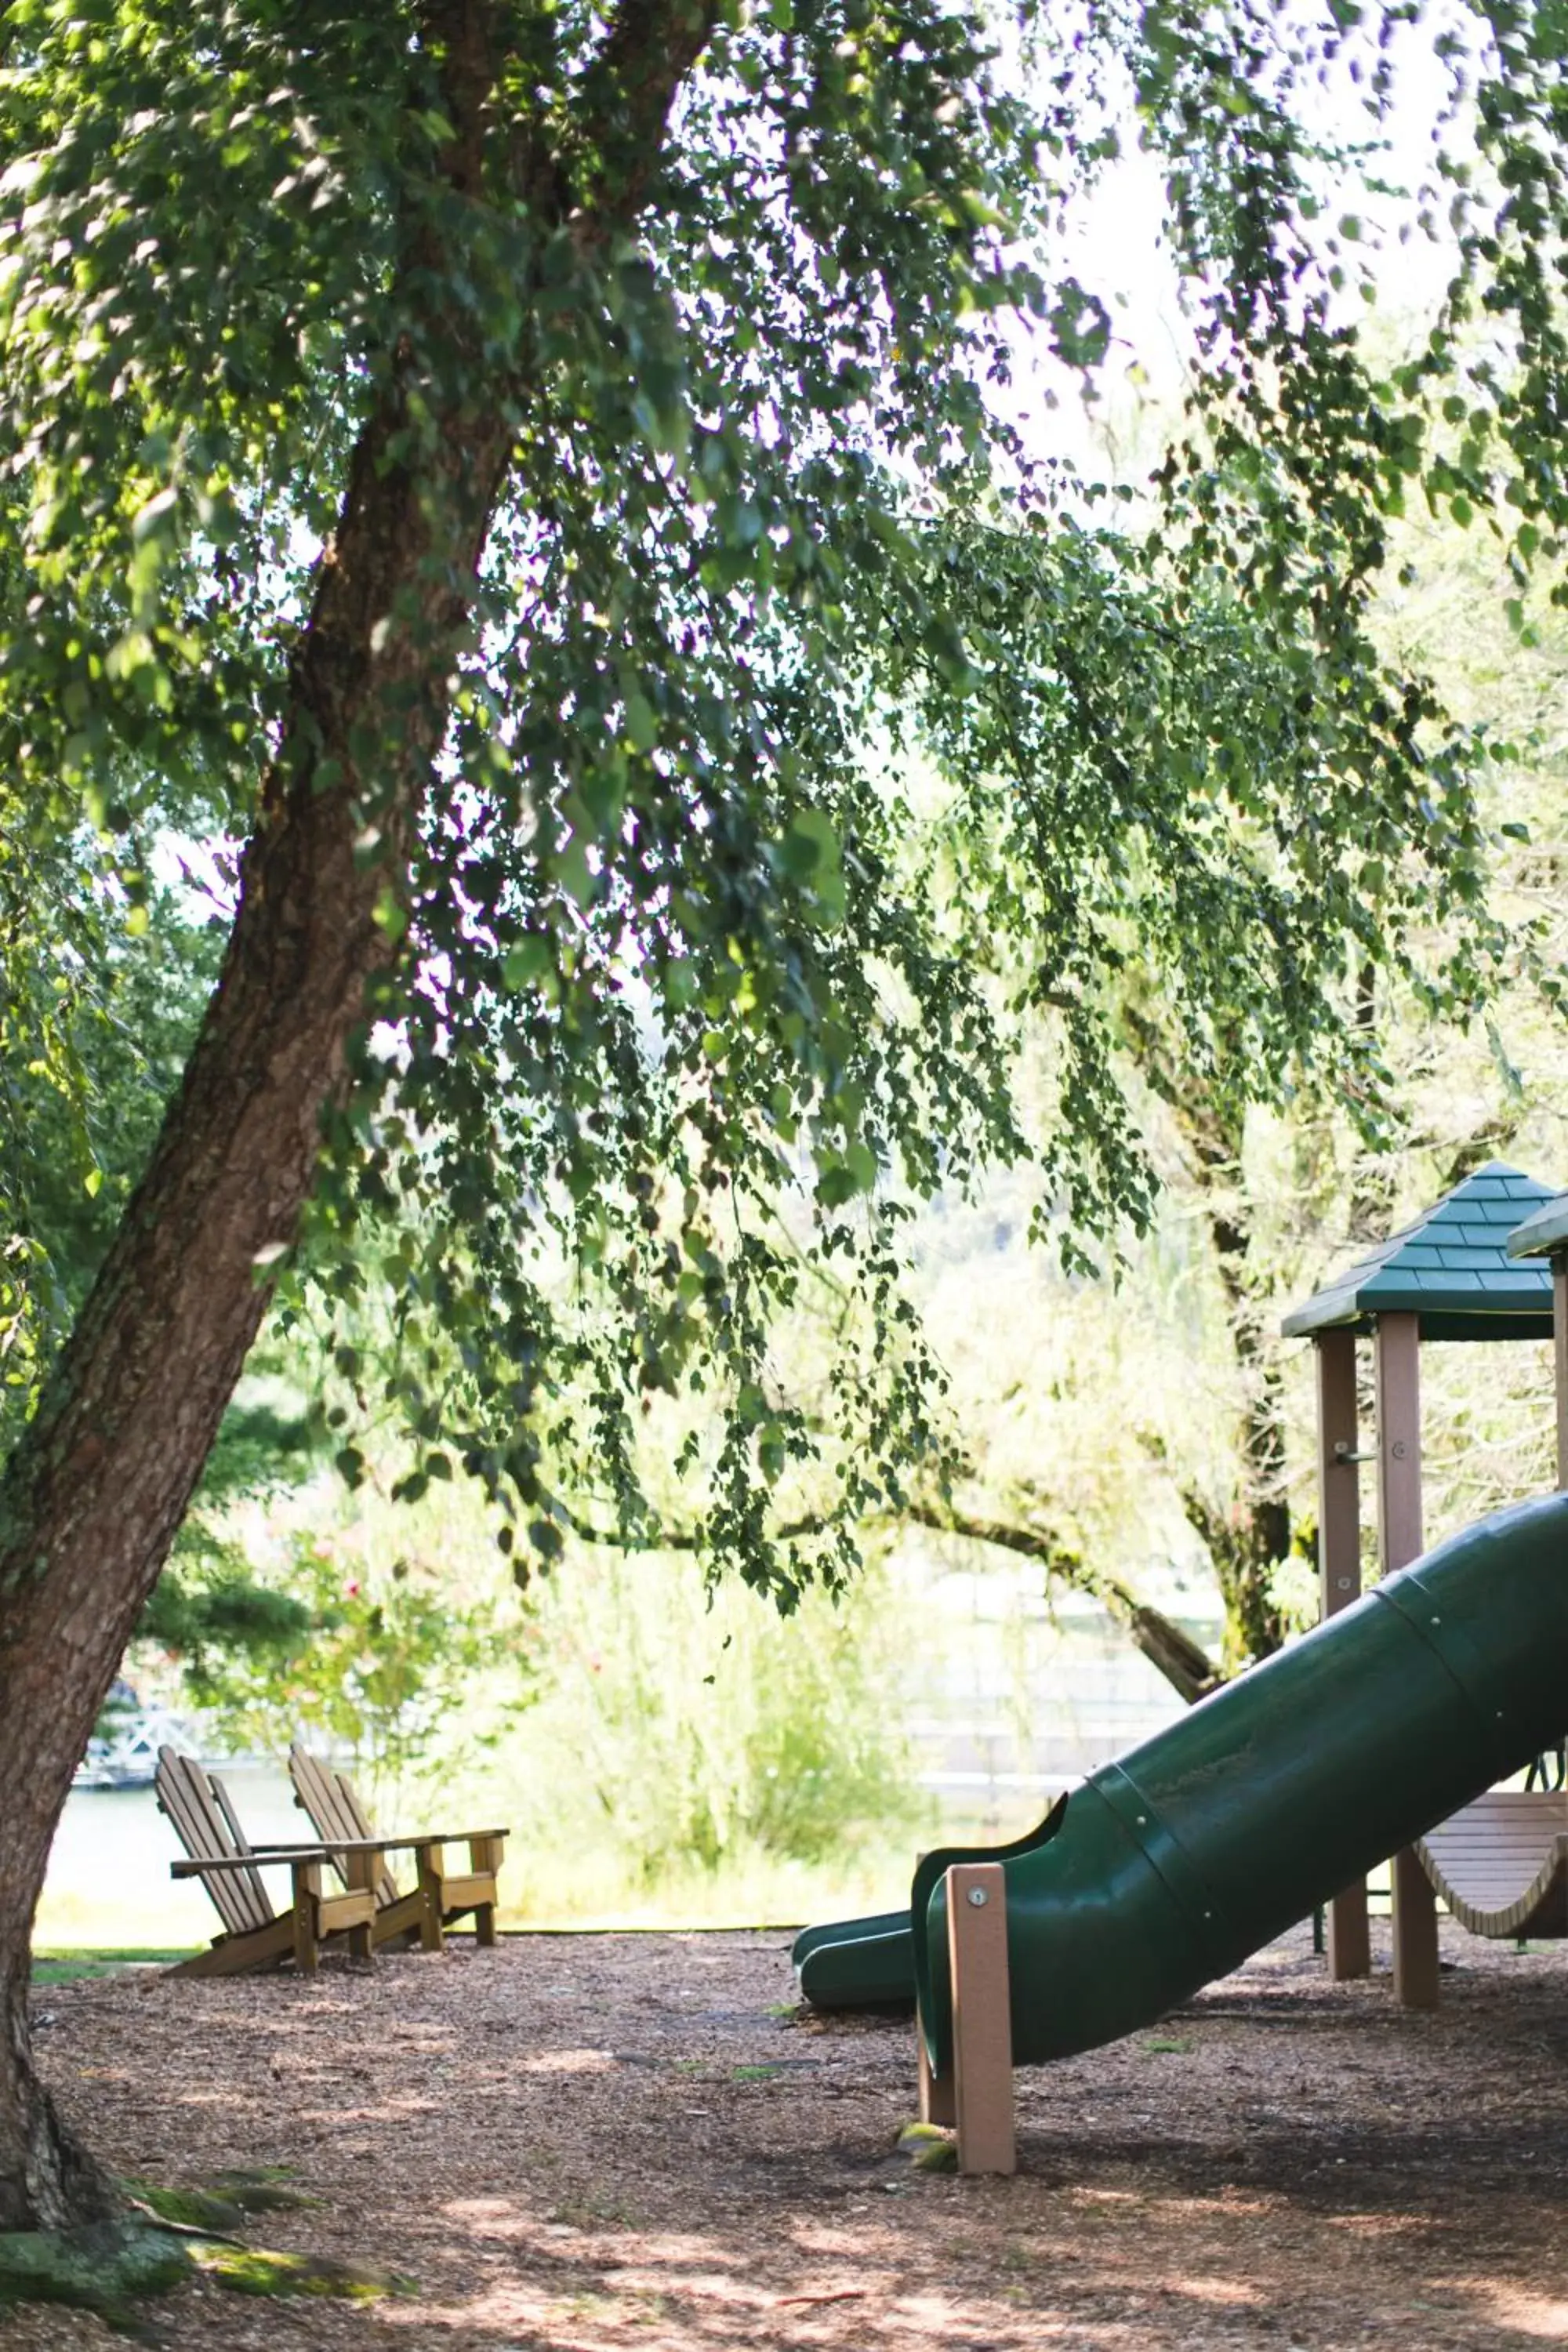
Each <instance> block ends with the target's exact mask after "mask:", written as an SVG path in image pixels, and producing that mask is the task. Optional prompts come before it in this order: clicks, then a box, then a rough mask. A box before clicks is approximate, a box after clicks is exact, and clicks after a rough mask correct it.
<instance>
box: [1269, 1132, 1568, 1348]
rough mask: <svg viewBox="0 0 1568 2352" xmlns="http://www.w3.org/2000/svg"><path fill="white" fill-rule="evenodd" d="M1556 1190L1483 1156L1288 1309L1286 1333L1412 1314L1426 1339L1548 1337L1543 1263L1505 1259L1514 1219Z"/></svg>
mask: <svg viewBox="0 0 1568 2352" xmlns="http://www.w3.org/2000/svg"><path fill="white" fill-rule="evenodd" d="M1554 1197H1555V1196H1554V1195H1553V1192H1552V1187H1551V1186H1550V1185H1549V1184H1538V1183H1537V1182H1536V1181H1535V1179H1534V1177H1533V1176H1524V1175H1521V1173H1520V1171H1519V1170H1518V1169H1517V1168H1510V1167H1508V1166H1506V1165H1505V1163H1504V1162H1503V1161H1502V1160H1489V1161H1488V1163H1487V1165H1486V1166H1485V1167H1484V1168H1478V1169H1477V1171H1476V1172H1475V1174H1474V1175H1473V1176H1467V1177H1466V1178H1465V1181H1464V1182H1463V1183H1462V1184H1456V1185H1455V1187H1454V1189H1453V1191H1452V1192H1445V1193H1444V1195H1443V1197H1442V1199H1441V1200H1440V1201H1437V1202H1434V1204H1433V1206H1432V1207H1431V1208H1429V1209H1428V1210H1427V1211H1426V1213H1425V1214H1424V1215H1422V1216H1419V1217H1417V1218H1416V1220H1415V1223H1414V1224H1411V1225H1406V1226H1405V1230H1404V1231H1403V1233H1397V1234H1394V1235H1393V1236H1392V1238H1391V1239H1390V1240H1388V1241H1385V1242H1382V1243H1380V1244H1378V1246H1377V1248H1376V1249H1374V1250H1372V1251H1369V1252H1368V1254H1367V1255H1366V1256H1365V1257H1363V1258H1358V1259H1357V1261H1356V1263H1355V1264H1354V1265H1352V1266H1347V1267H1346V1269H1345V1271H1344V1272H1343V1273H1342V1274H1339V1275H1336V1276H1334V1278H1333V1280H1332V1281H1331V1282H1328V1283H1325V1284H1324V1286H1323V1287H1322V1289H1321V1290H1320V1291H1318V1292H1316V1293H1315V1295H1314V1296H1313V1297H1310V1298H1309V1299H1308V1300H1307V1302H1306V1305H1305V1306H1304V1307H1294V1308H1293V1309H1292V1310H1291V1312H1290V1313H1289V1315H1287V1316H1286V1318H1285V1321H1284V1325H1283V1329H1284V1331H1285V1335H1286V1337H1287V1338H1288V1339H1305V1338H1307V1337H1308V1336H1309V1335H1310V1333H1311V1332H1313V1331H1326V1330H1329V1329H1331V1328H1333V1327H1334V1326H1336V1325H1340V1326H1342V1325H1344V1324H1347V1323H1348V1324H1352V1325H1353V1326H1354V1327H1355V1328H1357V1329H1358V1330H1370V1329H1371V1328H1372V1325H1373V1318H1375V1317H1377V1316H1379V1315H1388V1314H1416V1315H1419V1316H1420V1318H1421V1337H1422V1338H1423V1339H1550V1338H1551V1336H1552V1276H1551V1272H1550V1269H1549V1268H1548V1266H1547V1265H1546V1264H1545V1263H1544V1261H1541V1262H1537V1263H1530V1262H1525V1263H1523V1264H1520V1263H1516V1262H1510V1257H1509V1251H1508V1244H1509V1238H1510V1235H1511V1234H1512V1233H1513V1231H1514V1229H1515V1227H1516V1226H1518V1225H1519V1224H1521V1223H1522V1222H1523V1220H1524V1219H1525V1218H1526V1217H1528V1216H1530V1215H1531V1213H1533V1212H1534V1211H1536V1210H1538V1209H1540V1208H1542V1206H1543V1205H1544V1204H1545V1203H1546V1202H1550V1201H1552V1199H1553V1198H1554Z"/></svg>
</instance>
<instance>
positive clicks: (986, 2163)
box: [947, 1862, 1018, 2172]
mask: <svg viewBox="0 0 1568 2352" xmlns="http://www.w3.org/2000/svg"><path fill="white" fill-rule="evenodd" d="M947 1948H948V1966H949V1970H950V1974H951V1981H952V2084H953V2105H954V2107H955V2109H956V2120H957V2124H958V2168H959V2170H960V2172H1016V2170H1017V2168H1018V2151H1017V2143H1016V2137H1015V2135H1014V2128H1013V2025H1012V2015H1011V2008H1010V1993H1009V1988H1008V1981H1007V1885H1006V1880H1005V1876H1004V1874H1003V1870H1002V1865H1001V1864H1000V1863H999V1862H955V1863H954V1864H952V1868H951V1869H950V1870H949V1872H948V1874H947Z"/></svg>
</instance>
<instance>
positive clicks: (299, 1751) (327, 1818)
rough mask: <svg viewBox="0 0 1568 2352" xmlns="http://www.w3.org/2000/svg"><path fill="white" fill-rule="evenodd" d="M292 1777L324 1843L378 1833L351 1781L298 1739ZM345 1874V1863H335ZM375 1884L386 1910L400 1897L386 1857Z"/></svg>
mask: <svg viewBox="0 0 1568 2352" xmlns="http://www.w3.org/2000/svg"><path fill="white" fill-rule="evenodd" d="M289 1779H290V1780H292V1781H293V1783H294V1801H295V1803H296V1804H297V1805H300V1806H302V1807H303V1808H304V1810H305V1812H306V1813H307V1814H308V1815H309V1817H310V1826H311V1828H312V1829H313V1830H314V1831H315V1832H316V1835H317V1836H318V1837H319V1838H320V1839H321V1843H322V1844H323V1845H331V1844H333V1843H336V1841H337V1840H338V1839H340V1838H343V1839H351V1838H370V1837H374V1835H375V1832H374V1829H372V1827H371V1824H370V1816H369V1814H368V1813H367V1812H366V1811H365V1809H364V1807H363V1805H362V1804H361V1803H360V1801H359V1799H358V1797H357V1796H356V1795H355V1793H354V1788H353V1781H352V1780H345V1778H344V1777H343V1775H342V1773H341V1772H334V1771H333V1770H332V1769H331V1766H330V1765H329V1764H323V1763H322V1761H321V1758H320V1757H319V1756H312V1755H311V1753H310V1749H309V1748H304V1747H301V1746H300V1742H299V1741H298V1740H296V1741H295V1742H294V1745H293V1747H292V1748H290V1749H289ZM335 1866H336V1868H337V1870H338V1874H339V1876H340V1877H342V1864H341V1862H340V1863H338V1864H336V1865H335ZM372 1884H373V1885H374V1888H375V1899H376V1903H377V1905H378V1906H379V1907H380V1908H382V1909H385V1907H386V1906H387V1905H388V1904H389V1903H395V1902H396V1900H397V1881H396V1879H395V1877H394V1876H393V1874H392V1866H391V1864H389V1863H388V1862H387V1861H386V1859H385V1857H384V1856H383V1858H382V1860H381V1862H380V1864H379V1865H378V1867H377V1869H376V1874H375V1877H374V1880H373V1882H372Z"/></svg>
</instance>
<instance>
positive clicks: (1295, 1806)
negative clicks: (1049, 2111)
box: [801, 1495, 1568, 2074]
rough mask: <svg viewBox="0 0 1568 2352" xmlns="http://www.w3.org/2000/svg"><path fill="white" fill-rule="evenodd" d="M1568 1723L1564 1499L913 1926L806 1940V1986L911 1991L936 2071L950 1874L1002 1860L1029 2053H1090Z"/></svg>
mask: <svg viewBox="0 0 1568 2352" xmlns="http://www.w3.org/2000/svg"><path fill="white" fill-rule="evenodd" d="M1565 1713H1568V1495H1557V1496H1550V1497H1548V1498H1546V1499H1544V1500H1542V1501H1539V1502H1532V1503H1525V1504H1521V1505H1520V1506H1518V1507H1515V1508H1514V1509H1511V1510H1508V1511H1500V1512H1499V1513H1498V1514H1496V1516H1495V1517H1491V1518H1489V1519H1484V1520H1482V1521H1481V1522H1480V1523H1479V1525H1478V1526H1476V1527H1474V1528H1468V1529H1467V1531H1466V1532H1465V1533H1464V1534H1463V1535H1459V1536H1456V1537H1455V1538H1453V1539H1452V1540H1451V1541H1450V1542H1447V1543H1445V1544H1441V1545H1439V1546H1438V1547H1437V1549H1436V1550H1434V1551H1432V1552H1429V1553H1427V1554H1426V1557H1425V1558H1424V1559H1420V1560H1417V1561H1416V1562H1415V1566H1414V1567H1412V1568H1408V1569H1405V1570H1404V1571H1403V1572H1402V1573H1401V1574H1399V1575H1397V1576H1391V1577H1387V1578H1385V1579H1384V1581H1383V1582H1382V1583H1381V1584H1379V1585H1376V1586H1375V1587H1374V1588H1373V1591H1370V1592H1368V1593H1366V1594H1365V1595H1364V1596H1363V1598H1362V1599H1361V1600H1360V1601H1356V1602H1355V1603H1354V1604H1353V1606H1352V1607H1351V1608H1349V1609H1346V1610H1344V1611H1343V1612H1341V1614H1339V1615H1338V1616H1336V1617H1334V1618H1331V1620H1330V1621H1329V1622H1328V1623H1326V1624H1324V1625H1321V1626H1319V1627H1318V1629H1317V1630H1316V1632H1314V1633H1309V1634H1308V1635H1307V1636H1306V1638H1305V1639H1304V1640H1302V1641H1300V1642H1298V1643H1293V1644H1292V1646H1291V1647H1290V1648H1289V1649H1287V1650H1282V1651H1280V1652H1279V1654H1278V1655H1277V1656H1275V1657H1272V1658H1270V1659H1268V1661H1267V1662H1266V1663H1265V1664H1263V1665H1261V1666H1257V1667H1255V1668H1254V1669H1253V1670H1252V1672H1251V1673H1250V1674H1248V1675H1244V1676H1243V1677H1242V1678H1241V1679H1240V1680H1239V1681H1237V1682H1235V1683H1231V1684H1229V1685H1226V1688H1225V1689H1224V1690H1221V1691H1217V1692H1216V1693H1215V1695H1214V1696H1213V1697H1212V1698H1208V1699H1205V1700H1204V1701H1203V1702H1202V1704H1201V1705H1199V1706H1195V1707H1194V1708H1193V1709H1192V1710H1191V1711H1190V1712H1189V1713H1188V1714H1186V1715H1184V1716H1183V1717H1181V1719H1180V1720H1179V1721H1178V1722H1176V1723H1174V1724H1172V1725H1171V1726H1170V1727H1168V1728H1167V1729H1166V1730H1164V1731H1162V1732H1160V1733H1158V1734H1157V1735H1156V1737H1155V1738H1152V1739H1150V1740H1146V1741H1145V1742H1144V1743H1143V1745H1142V1747H1141V1748H1134V1749H1133V1750H1132V1751H1131V1753H1130V1754H1129V1755H1127V1756H1125V1757H1123V1758H1122V1759H1121V1761H1120V1762H1118V1763H1115V1764H1110V1765H1106V1766H1104V1767H1102V1768H1101V1769H1100V1770H1099V1771H1097V1772H1094V1773H1091V1774H1090V1775H1089V1779H1088V1780H1086V1781H1085V1782H1084V1784H1083V1785H1082V1787H1081V1788H1079V1789H1075V1790H1073V1791H1072V1792H1071V1794H1070V1796H1069V1797H1068V1798H1067V1799H1065V1800H1064V1801H1062V1802H1061V1803H1060V1804H1058V1806H1057V1807H1056V1808H1055V1810H1054V1811H1052V1813H1051V1814H1050V1815H1049V1817H1048V1818H1047V1820H1046V1821H1045V1822H1042V1823H1041V1825H1040V1827H1039V1828H1038V1829H1037V1831H1035V1832H1033V1833H1032V1834H1031V1835H1030V1836H1029V1837H1028V1838H1026V1839H1022V1840H1020V1841H1019V1842H1018V1843H1017V1845H1016V1846H1013V1847H1005V1848H1002V1849H1000V1850H999V1851H998V1850H997V1849H994V1848H993V1849H989V1850H987V1849H984V1848H978V1849H977V1848H969V1849H965V1850H964V1851H963V1853H957V1852H949V1853H934V1854H931V1855H929V1856H928V1857H927V1859H926V1860H925V1861H924V1862H923V1863H922V1864H921V1866H920V1868H919V1869H918V1870H917V1871H916V1873H915V1877H914V1884H913V1886H912V1889H911V1898H912V1899H911V1908H910V1913H909V1914H907V1915H903V1914H898V1913H891V1914H886V1915H884V1916H883V1917H882V1918H881V1919H880V1920H879V1921H877V1922H874V1923H873V1922H864V1923H863V1922H859V1921H851V1922H849V1923H847V1926H846V1927H840V1928H838V1929H832V1928H823V1929H813V1930H808V1931H807V1935H806V1937H803V1939H802V1941H803V1942H805V1943H806V1946H807V1948H806V1949H805V1954H804V1957H803V1959H802V1963H801V1979H802V1986H803V1990H805V1992H806V1993H807V1995H808V1997H809V1998H811V1999H813V2000H819V1999H823V1998H824V1996H825V1995H826V1999H827V2000H828V2001H829V2002H831V2001H832V2000H834V1999H835V1998H837V2000H839V2002H840V2004H841V2005H842V2004H843V2003H844V2001H845V2000H854V1999H855V1998H856V1997H857V1996H856V1995H855V1994H854V1993H853V1991H848V1992H846V1991H845V1990H836V1989H838V1988H847V1987H851V1986H853V1984H854V1983H855V1981H856V1980H857V1979H861V1978H863V1979H875V1980H876V1981H877V1982H878V1983H879V1985H880V1986H883V1987H886V1986H888V1985H890V1984H893V1983H894V1981H895V1979H897V1980H898V1982H899V1983H900V1985H901V1990H902V1991H903V1992H904V1994H905V1996H906V1997H907V1996H908V1994H909V1993H910V1990H911V1989H918V1993H919V1999H920V2007H921V2017H922V2020H923V2021H924V2024H925V2031H926V2035H927V2041H928V2044H929V2047H930V2054H931V2063H932V2065H933V2066H934V2068H935V2069H936V2071H937V2073H938V2074H945V2073H946V2072H947V2070H948V2067H949V2065H950V2063H951V2055H952V2053H951V2032H950V2028H951V1995H950V1988H949V1982H948V1959H947V1920H946V1905H945V1890H944V1884H943V1874H944V1873H945V1871H946V1869H947V1867H948V1865H949V1864H950V1863H952V1862H955V1861H975V1862H979V1861H995V1860H1000V1861H1001V1863H1002V1865H1003V1869H1004V1872H1005V1884H1006V1894H1007V1955H1008V1964H1009V1969H1010V1974H1011V1982H1012V2028H1013V2050H1014V2054H1015V2058H1016V2062H1017V2063H1019V2064H1020V2065H1033V2064H1037V2063H1039V2062H1041V2061H1042V2060H1045V2059H1047V2058H1063V2057H1068V2056H1070V2055H1071V2054H1072V2053H1074V2052H1075V2051H1080V2050H1092V2049H1094V2048H1095V2047H1096V2046H1097V2045H1098V2044H1100V2043H1101V2042H1113V2041H1115V2040H1117V2039H1118V2038H1119V2037H1120V2036H1121V2035H1122V2034H1124V2033H1131V2032H1136V2031H1137V2030H1138V2029H1139V2028H1140V2027H1142V2026H1145V2025H1148V2024H1151V2023H1152V2021H1154V2020H1155V2019H1156V2018H1158V2017H1161V2016H1163V2014H1164V2013H1165V2011H1168V2010H1170V2009H1173V2008H1174V2007H1175V2006H1177V2004H1178V2003H1180V2002H1181V2001H1184V2000H1187V1999H1188V1998H1189V1997H1190V1996H1191V1995H1192V1994H1193V1993H1194V1992H1195V1991H1196V1990H1198V1988H1199V1987H1200V1986H1202V1985H1205V1984H1206V1983H1208V1982H1209V1981H1210V1980H1211V1979H1214V1978H1215V1977H1220V1976H1225V1975H1226V1974H1228V1972H1229V1971H1230V1970H1231V1969H1234V1968H1237V1967H1238V1966H1239V1965H1240V1963H1241V1962H1242V1961H1243V1960H1244V1959H1246V1958H1247V1955H1248V1954H1249V1953H1251V1952H1255V1951H1257V1950H1258V1948H1259V1947H1260V1946H1262V1945H1264V1944H1267V1943H1268V1942H1270V1941H1271V1940H1272V1939H1273V1938H1274V1937H1276V1936H1278V1935H1279V1934H1280V1933H1281V1932H1282V1931H1283V1930H1284V1929H1285V1928H1287V1927H1290V1926H1291V1925H1292V1924H1293V1923H1294V1922H1295V1921H1296V1920H1298V1919H1300V1918H1302V1917H1303V1916H1305V1915H1306V1914H1307V1912H1309V1911H1310V1909H1311V1908H1312V1906H1314V1905H1315V1904H1318V1903H1321V1902H1325V1901H1326V1900H1327V1899H1328V1897H1329V1896H1330V1895H1333V1894H1335V1893H1337V1892H1338V1890H1339V1889H1340V1888H1341V1887H1342V1886H1345V1885H1349V1884H1350V1882H1351V1881H1352V1880H1353V1879H1356V1878H1359V1877H1361V1876H1363V1874H1365V1872H1367V1871H1368V1870H1370V1869H1372V1868H1373V1866H1374V1865H1375V1864H1378V1863H1380V1862H1382V1861H1384V1860H1385V1859H1386V1857H1387V1856H1388V1855H1389V1854H1391V1853H1395V1852H1397V1851H1398V1849H1399V1848H1401V1847H1402V1846H1406V1845H1409V1844H1411V1843H1413V1842H1414V1841H1415V1839H1417V1838H1419V1837H1422V1836H1424V1835H1425V1834H1426V1832H1427V1831H1428V1830H1430V1829H1432V1828H1433V1827H1435V1825H1436V1823H1437V1822H1440V1821H1443V1820H1445V1819H1446V1818H1447V1816H1448V1815H1449V1814H1450V1813H1454V1812H1457V1811H1458V1810H1459V1808H1460V1807H1461V1806H1462V1805H1466V1804H1468V1803H1470V1802H1471V1801H1473V1800H1474V1799H1475V1798H1476V1797H1478V1796H1479V1795H1480V1793H1481V1792H1482V1790H1485V1789H1488V1788H1489V1787H1491V1785H1492V1784H1493V1782H1494V1781H1497V1780H1505V1779H1507V1778H1508V1777H1509V1776H1510V1774H1512V1773H1514V1772H1517V1771H1520V1770H1521V1769H1523V1767H1524V1766H1525V1765H1527V1764H1528V1763H1529V1762H1530V1760H1531V1758H1532V1757H1534V1756H1536V1755H1537V1754H1539V1753H1540V1752H1541V1751H1542V1749H1543V1748H1547V1747H1549V1746H1551V1745H1552V1744H1554V1742H1555V1741H1556V1740H1557V1738H1559V1736H1560V1735H1561V1732H1562V1729H1563V1717H1564V1714H1565ZM889 1922H890V1923H891V1924H890V1925H889ZM863 1926H865V1927H874V1929H875V1932H874V1933H872V1934H870V1935H868V1936H866V1935H861V1934H859V1933H858V1930H859V1929H860V1928H861V1927H863ZM900 1966H901V1969H902V1974H901V1977H900ZM877 1997H878V1998H881V1999H884V2000H886V1999H891V1998H895V1997H896V1994H895V1993H893V1992H889V1991H887V1990H882V1991H880V1992H879V1995H878V1996H877ZM859 1998H861V1999H864V1998H866V1996H865V1995H863V1994H862V1995H860V1996H859Z"/></svg>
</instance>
